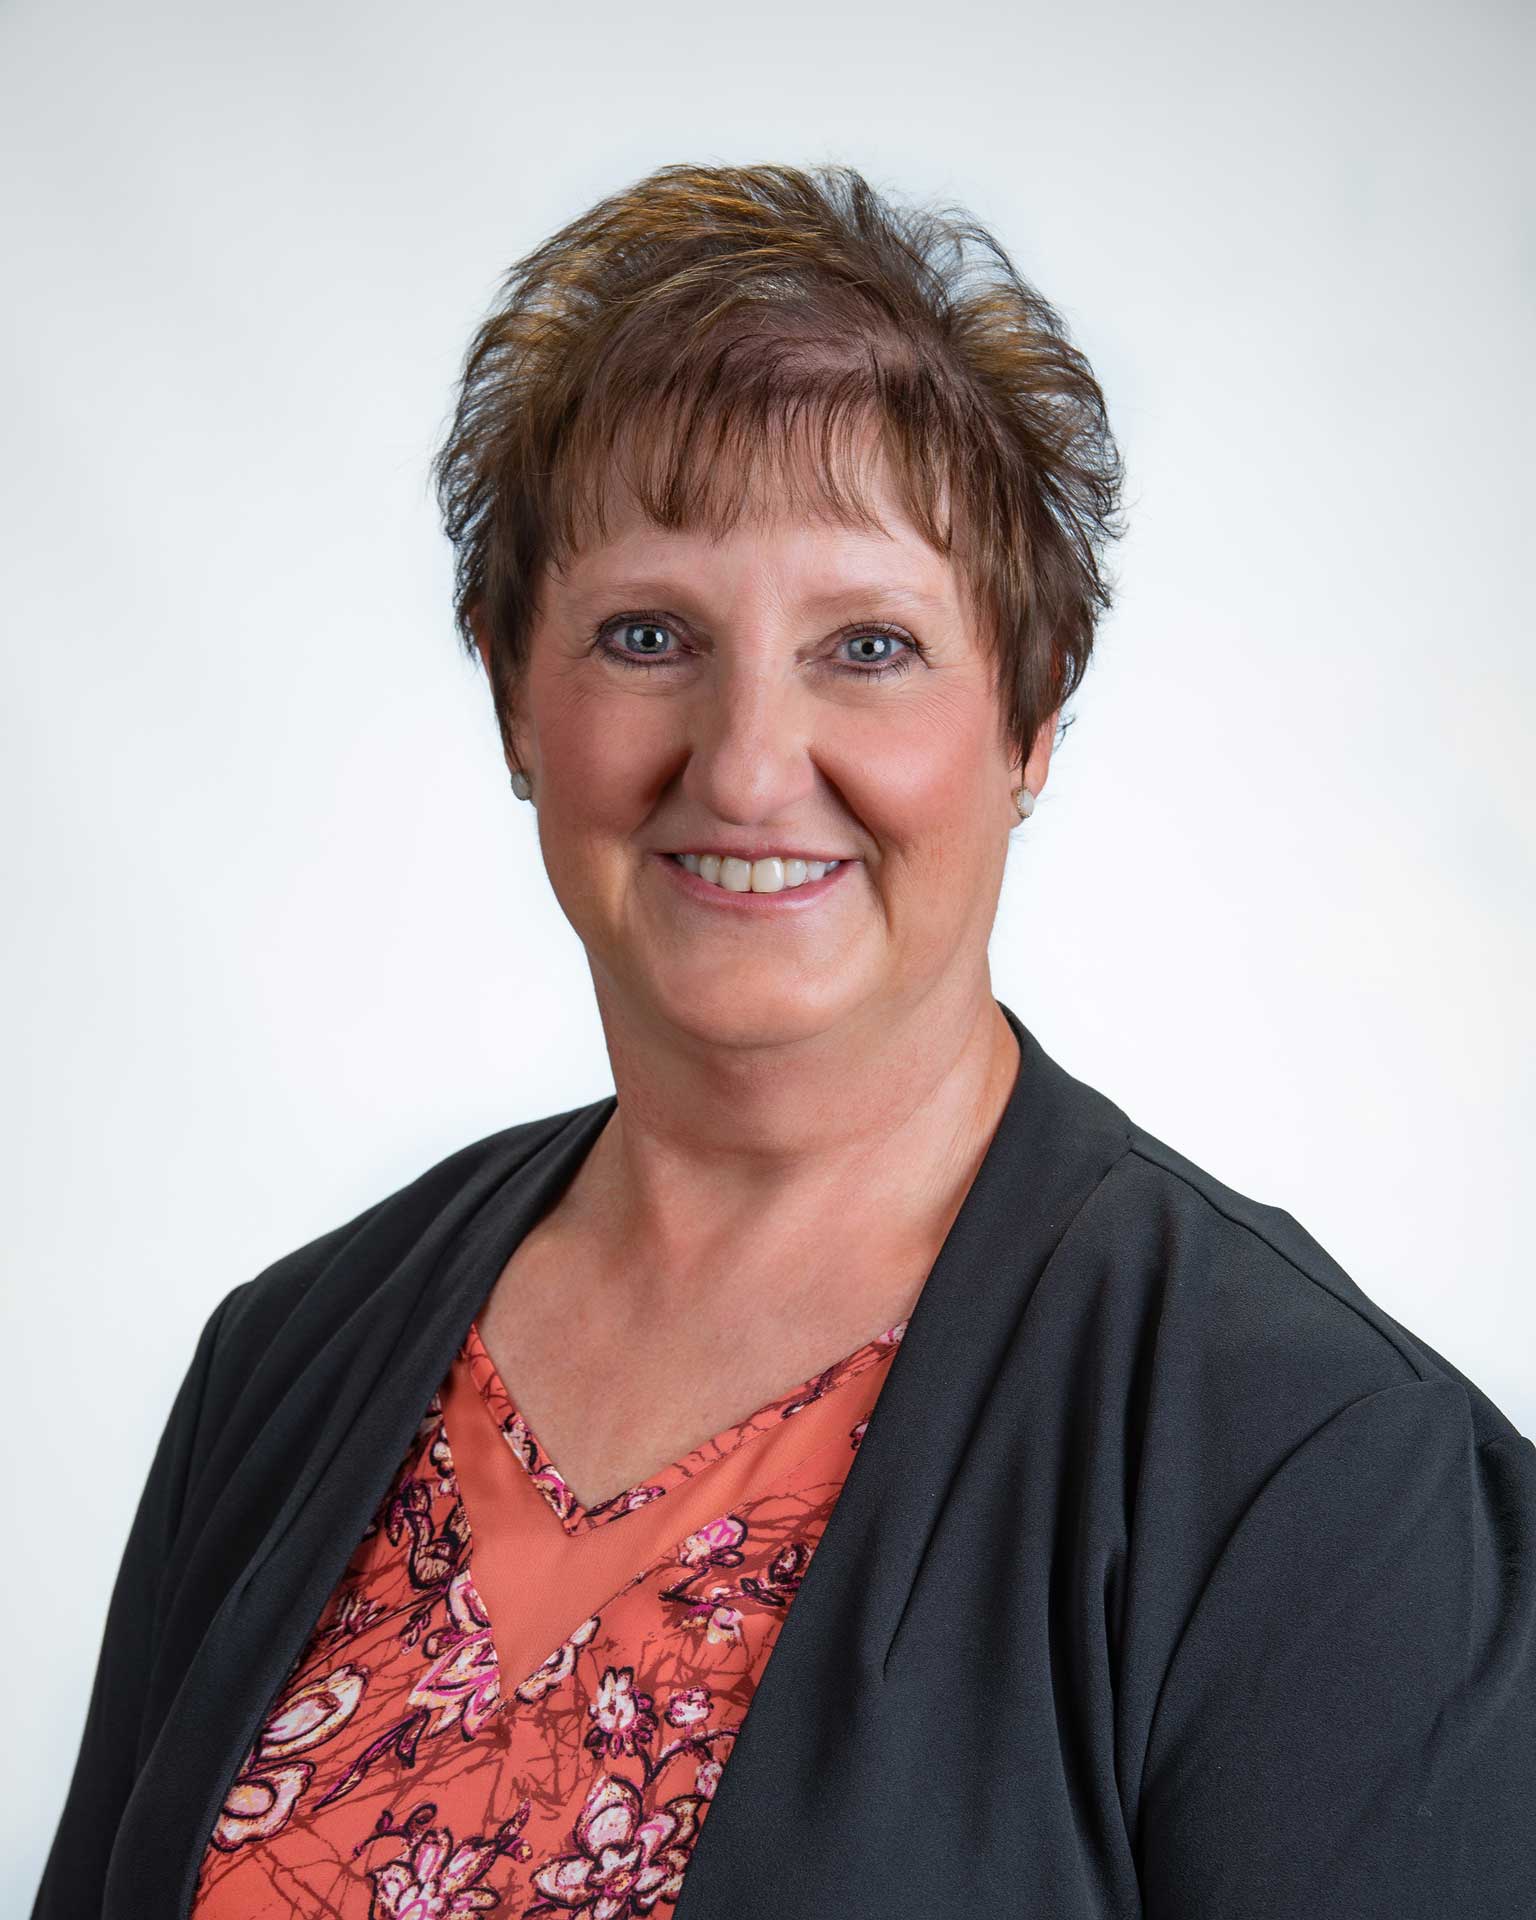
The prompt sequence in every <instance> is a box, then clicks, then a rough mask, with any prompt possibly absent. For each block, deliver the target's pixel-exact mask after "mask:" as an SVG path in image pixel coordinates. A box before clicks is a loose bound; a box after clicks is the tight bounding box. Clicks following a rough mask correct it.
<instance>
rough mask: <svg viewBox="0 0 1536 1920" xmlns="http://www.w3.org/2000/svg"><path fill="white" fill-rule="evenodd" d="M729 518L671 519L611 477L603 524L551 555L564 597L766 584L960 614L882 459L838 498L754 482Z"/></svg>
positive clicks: (789, 591)
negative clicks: (667, 520) (671, 522)
mask: <svg viewBox="0 0 1536 1920" xmlns="http://www.w3.org/2000/svg"><path fill="white" fill-rule="evenodd" d="M736 499H737V503H738V504H737V509H736V511H735V512H734V513H733V514H732V515H731V516H730V517H729V519H728V521H727V522H726V523H725V524H721V516H720V515H719V513H718V512H714V513H711V512H701V513H700V514H698V515H697V516H696V517H694V518H691V519H689V520H686V521H685V522H684V524H682V525H665V524H663V523H662V522H661V521H660V520H659V519H658V518H657V516H656V515H655V513H654V512H653V511H652V509H651V507H650V506H649V504H648V503H647V502H645V501H644V500H642V499H641V498H640V497H639V495H638V494H637V492H636V491H635V489H634V488H633V487H631V486H629V485H628V484H626V482H625V480H624V478H623V475H622V473H621V472H615V473H614V474H612V475H609V476H606V477H605V482H604V496H603V507H602V514H601V525H600V527H599V526H596V525H588V526H587V527H586V528H585V529H584V532H583V536H582V537H581V538H579V539H578V540H576V541H574V542H573V543H572V544H571V545H570V547H569V549H568V550H567V551H566V552H565V553H563V554H562V555H560V556H559V557H558V558H557V559H555V560H553V561H552V562H551V566H550V573H551V576H552V579H553V581H554V582H555V584H556V589H557V591H558V592H559V594H560V596H561V598H562V599H565V600H568V601H569V600H577V601H582V602H584V601H586V600H587V599H589V598H593V597H596V598H602V597H604V596H605V595H609V594H611V593H614V592H632V593H637V594H638V593H641V592H642V590H646V589H649V590H653V591H655V592H660V591H661V590H662V589H663V588H666V587H670V588H673V589H675V590H679V591H681V590H688V589H692V590H701V589H708V588H710V587H711V586H718V587H719V588H720V590H721V591H723V592H741V591H744V590H758V591H763V592H767V593H771V594H773V595H775V596H777V597H778V598H780V599H782V600H784V601H786V602H788V601H792V602H793V603H794V605H795V607H796V608H797V609H798V610H802V611H805V612H807V613H811V614H814V613H818V612H827V613H835V612H836V611H837V609H838V608H839V607H840V606H842V605H844V604H845V603H847V602H850V601H868V600H870V599H872V598H879V599H880V600H882V601H885V602H888V603H890V604H891V605H893V606H895V607H897V608H901V607H905V608H908V609H910V610H911V611H912V612H913V613H914V614H921V613H931V614H953V613H955V612H957V611H958V610H959V609H960V607H961V604H962V602H963V599H964V584H963V582H962V580H961V578H960V576H959V574H958V572H957V570H956V568H955V566H954V565H953V563H952V562H951V560H950V559H949V558H948V557H947V556H946V555H945V554H943V553H942V552H941V551H940V550H939V549H938V547H937V546H935V545H934V544H933V543H932V541H931V540H930V539H929V538H928V537H927V536H926V535H925V534H924V533H923V532H922V531H921V529H920V528H919V527H918V526H917V525H916V524H915V523H914V522H913V520H912V519H911V518H910V517H909V515H908V513H907V512H906V510H905V508H904V506H903V504H902V502H901V500H900V498H899V497H898V494H897V492H896V489H895V487H894V485H893V481H892V476H891V473H890V470H889V468H888V467H887V465H886V464H885V462H884V461H883V460H880V459H875V460H873V461H871V462H870V463H869V464H868V465H867V466H866V468H865V469H864V471H863V472H862V473H861V474H860V476H859V477H858V479H857V481H856V482H850V481H849V480H847V479H846V478H845V479H844V480H843V481H842V483H841V485H840V489H839V492H838V494H837V495H836V496H834V497H828V496H826V495H825V494H822V495H820V496H819V497H818V494H817V492H816V491H815V489H814V488H813V487H807V488H804V489H801V490H798V491H793V492H790V493H789V494H788V495H785V494H783V493H776V492H773V491H770V490H768V489H765V488H763V487H761V486H756V487H753V486H751V485H750V484H749V486H748V488H747V490H746V491H744V492H743V493H741V494H740V495H738V496H736Z"/></svg>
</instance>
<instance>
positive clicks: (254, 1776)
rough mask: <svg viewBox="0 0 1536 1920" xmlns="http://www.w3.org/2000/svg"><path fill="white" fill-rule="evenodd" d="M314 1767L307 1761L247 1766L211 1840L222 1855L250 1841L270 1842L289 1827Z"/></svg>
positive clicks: (232, 1788)
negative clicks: (272, 1765) (289, 1819)
mask: <svg viewBox="0 0 1536 1920" xmlns="http://www.w3.org/2000/svg"><path fill="white" fill-rule="evenodd" d="M314 1771H315V1770H314V1768H313V1767H312V1766H311V1765H310V1764H309V1762H308V1761H307V1760H298V1761H295V1762H294V1764H293V1765H292V1766H287V1767H247V1768H246V1769H244V1770H243V1771H242V1772H241V1774H240V1777H239V1778H238V1779H237V1780H236V1781H235V1783H234V1785H233V1786H232V1787H231V1788H230V1790H229V1792H228V1793H227V1794H226V1795H225V1796H224V1805H223V1807H222V1808H221V1809H220V1811H219V1817H218V1819H217V1820H216V1821H215V1822H214V1825H213V1833H212V1835H211V1836H210V1838H211V1839H212V1841H213V1844H214V1845H215V1846H216V1847H217V1848H218V1849H219V1850H220V1852H221V1853H233V1852H234V1851H235V1849H236V1848H237V1847H243V1846H244V1845H245V1843H246V1842H247V1841H248V1840H269V1839H271V1837H272V1835H273V1834H274V1833H280V1832H281V1831H282V1830H283V1828H284V1827H285V1826H287V1824H288V1816H289V1814H291V1813H292V1812H293V1809H294V1807H295V1806H296V1804H297V1803H298V1798H299V1795H300V1794H301V1793H302V1792H303V1791H304V1789H305V1788H306V1787H307V1786H308V1785H309V1783H310V1780H311V1779H312V1777H313V1775H314Z"/></svg>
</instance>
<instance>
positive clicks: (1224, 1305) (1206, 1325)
mask: <svg viewBox="0 0 1536 1920" xmlns="http://www.w3.org/2000/svg"><path fill="white" fill-rule="evenodd" d="M1115 1174H1116V1180H1115V1188H1116V1198H1117V1203H1118V1204H1120V1205H1123V1206H1128V1207H1130V1208H1131V1209H1132V1210H1133V1211H1139V1212H1140V1213H1141V1214H1142V1216H1143V1217H1144V1218H1145V1219H1148V1220H1156V1221H1157V1223H1158V1225H1159V1228H1160V1230H1161V1231H1162V1232H1163V1233H1164V1234H1165V1235H1166V1236H1167V1243H1166V1244H1167V1247H1168V1252H1169V1263H1168V1265H1169V1271H1170V1274H1172V1275H1176V1276H1177V1278H1178V1280H1179V1282H1180V1284H1181V1287H1182V1290H1183V1297H1181V1298H1180V1299H1178V1300H1173V1299H1170V1300H1169V1302H1168V1306H1169V1307H1170V1309H1171V1310H1172V1312H1173V1315H1174V1320H1175V1323H1176V1324H1180V1325H1184V1326H1186V1327H1187V1328H1188V1330H1189V1331H1190V1332H1191V1333H1193V1332H1195V1331H1196V1330H1197V1329H1203V1330H1204V1333H1205V1336H1206V1338H1207V1339H1215V1340H1217V1341H1218V1342H1219V1343H1220V1344H1221V1345H1222V1347H1223V1349H1224V1350H1225V1351H1226V1352H1227V1353H1229V1354H1230V1353H1231V1352H1232V1350H1233V1348H1234V1346H1238V1347H1241V1346H1243V1345H1246V1346H1247V1347H1248V1348H1249V1349H1250V1353H1249V1358H1250V1359H1252V1360H1254V1361H1257V1362H1260V1363H1266V1364H1267V1363H1268V1362H1269V1361H1270V1360H1272V1359H1273V1358H1275V1357H1276V1350H1277V1349H1278V1348H1280V1347H1282V1346H1284V1345H1288V1346H1289V1347H1290V1349H1291V1350H1292V1351H1293V1352H1294V1353H1295V1354H1297V1355H1298V1356H1299V1357H1300V1358H1301V1359H1302V1360H1303V1361H1304V1362H1305V1363H1306V1364H1307V1365H1308V1366H1311V1367H1316V1368H1320V1369H1322V1371H1323V1373H1324V1375H1325V1377H1327V1376H1329V1375H1334V1376H1336V1378H1337V1385H1338V1388H1339V1390H1340V1391H1341V1392H1342V1391H1343V1390H1344V1389H1346V1388H1347V1387H1348V1386H1349V1384H1350V1381H1351V1377H1353V1379H1354V1382H1355V1384H1356V1385H1357V1387H1358V1390H1359V1392H1360V1393H1361V1394H1364V1393H1369V1392H1372V1391H1376V1390H1378V1389H1380V1388H1384V1387H1392V1386H1402V1385H1409V1384H1412V1383H1414V1382H1421V1383H1425V1384H1431V1383H1433V1384H1438V1385H1440V1386H1450V1387H1452V1388H1454V1389H1459V1393H1453V1394H1452V1395H1451V1402H1452V1403H1454V1402H1455V1401H1456V1400H1458V1399H1459V1398H1462V1397H1464V1398H1465V1402H1466V1405H1467V1410H1468V1412H1469V1414H1470V1417H1471V1421H1472V1426H1473V1429H1474V1431H1475V1433H1476V1435H1477V1437H1478V1438H1479V1439H1482V1438H1488V1437H1493V1436H1494V1435H1498V1436H1499V1437H1503V1438H1511V1437H1517V1436H1516V1435H1515V1429H1514V1428H1513V1427H1512V1426H1511V1425H1510V1422H1509V1421H1508V1419H1507V1418H1506V1417H1505V1415H1504V1414H1503V1413H1502V1412H1501V1411H1500V1410H1499V1408H1498V1407H1496V1406H1495V1405H1494V1403H1493V1402H1492V1401H1491V1400H1490V1399H1489V1398H1488V1397H1487V1395H1486V1394H1484V1393H1483V1392H1482V1390H1481V1389H1480V1388H1479V1387H1478V1386H1477V1385H1476V1383H1475V1382H1474V1381H1473V1380H1471V1379H1470V1378H1469V1377H1468V1376H1467V1375H1466V1374H1465V1373H1463V1372H1462V1371H1461V1370H1460V1369H1459V1368H1458V1367H1456V1366H1455V1365H1454V1364H1453V1363H1452V1362H1451V1361H1450V1360H1448V1359H1446V1358H1445V1356H1444V1355H1443V1354H1440V1353H1437V1352H1436V1351H1435V1349H1434V1348H1433V1347H1432V1346H1430V1345H1429V1343H1428V1342H1427V1341H1426V1340H1425V1339H1424V1338H1423V1336H1422V1335H1421V1334H1419V1333H1418V1332H1416V1331H1415V1330H1413V1329H1411V1328H1409V1327H1407V1326H1405V1325H1404V1324H1403V1322H1401V1321H1400V1320H1398V1319H1396V1318H1395V1317H1394V1316H1393V1315H1392V1314H1391V1313H1389V1312H1388V1311H1387V1309H1386V1308H1385V1307H1384V1306H1383V1305H1382V1304H1381V1302H1380V1300H1379V1299H1377V1298H1376V1296H1375V1293H1374V1291H1372V1289H1373V1288H1374V1287H1377V1286H1380V1285H1381V1284H1382V1280H1381V1279H1380V1278H1378V1277H1377V1276H1375V1275H1369V1274H1368V1275H1365V1276H1364V1277H1363V1278H1361V1277H1357V1276H1356V1275H1354V1274H1351V1273H1349V1272H1347V1271H1346V1270H1345V1269H1344V1267H1343V1266H1341V1265H1340V1263H1339V1261H1338V1260H1337V1259H1335V1258H1334V1256H1333V1255H1332V1254H1331V1253H1330V1252H1329V1251H1328V1250H1327V1249H1326V1248H1325V1247H1324V1246H1322V1245H1321V1244H1320V1243H1319V1241H1318V1240H1317V1239H1316V1238H1315V1236H1314V1235H1313V1234H1312V1233H1311V1232H1310V1231H1309V1230H1308V1229H1307V1227H1305V1226H1304V1225H1303V1224H1302V1223H1301V1221H1299V1220H1298V1219H1297V1218H1296V1217H1295V1216H1294V1215H1293V1214H1291V1213H1289V1212H1288V1211H1287V1210H1286V1209H1285V1208H1283V1207H1278V1206H1273V1205H1270V1204H1269V1203H1267V1202H1265V1201H1262V1200H1259V1199H1256V1198H1255V1197H1254V1196H1253V1195H1251V1194H1246V1193H1243V1192H1240V1191H1239V1190H1237V1189H1236V1188H1234V1187H1232V1186H1230V1185H1228V1184H1227V1183H1226V1182H1225V1181H1223V1180H1221V1179H1219V1178H1218V1177H1217V1176H1216V1175H1215V1174H1213V1173H1211V1172H1209V1171H1208V1170H1207V1169H1206V1168H1204V1167H1201V1166H1199V1165H1197V1164H1196V1163H1195V1162H1194V1161H1192V1160H1191V1159H1189V1158H1188V1157H1187V1156H1186V1155H1184V1154H1182V1153H1180V1152H1178V1151H1177V1149H1175V1148H1173V1147H1171V1146H1169V1145H1168V1144H1167V1143H1166V1142H1165V1141H1162V1140H1159V1139H1157V1138H1156V1137H1155V1136H1154V1135H1152V1134H1150V1133H1148V1132H1147V1131H1146V1130H1145V1129H1144V1128H1141V1127H1139V1126H1136V1125H1134V1124H1133V1125H1132V1126H1131V1129H1130V1134H1129V1140H1128V1145H1127V1151H1126V1153H1125V1155H1124V1156H1123V1157H1122V1159H1121V1161H1120V1162H1119V1164H1118V1165H1117V1167H1116V1169H1115Z"/></svg>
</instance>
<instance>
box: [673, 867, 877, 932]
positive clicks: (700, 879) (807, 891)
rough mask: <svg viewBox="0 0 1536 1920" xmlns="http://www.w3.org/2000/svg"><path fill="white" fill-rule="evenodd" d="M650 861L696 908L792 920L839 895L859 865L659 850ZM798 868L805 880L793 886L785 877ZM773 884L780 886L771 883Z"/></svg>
mask: <svg viewBox="0 0 1536 1920" xmlns="http://www.w3.org/2000/svg"><path fill="white" fill-rule="evenodd" d="M649 857H650V858H652V859H655V860H656V861H658V862H659V863H660V865H661V866H663V867H664V868H665V869H666V871H667V873H668V875H669V876H670V878H671V883H672V885H673V886H674V887H676V888H677V890H678V891H679V892H680V893H681V895H682V896H683V898H684V899H685V900H691V901H693V903H694V904H695V905H696V906H703V907H708V908H714V909H716V910H722V911H724V912H727V913H745V914H747V915H748V916H749V917H750V916H753V915H756V914H774V915H777V914H788V915H789V916H790V917H791V918H795V919H798V918H799V916H800V910H801V909H810V908H813V907H815V906H816V904H817V903H818V901H821V900H824V899H826V898H827V896H828V895H829V894H831V893H834V892H836V891H838V890H839V889H840V888H841V887H842V885H843V883H844V881H845V880H846V879H847V877H848V875H849V874H850V873H852V872H853V871H854V869H855V868H856V867H857V866H858V865H859V862H858V861H857V860H855V859H844V860H806V861H791V860H780V859H779V858H777V857H773V858H769V859H764V860H738V859H736V858H735V857H734V856H733V855H726V856H724V857H722V856H719V855H716V854H707V853H706V854H678V853H661V852H659V851H658V852H653V853H652V854H651V855H650V856H649ZM716 866H717V867H718V869H719V870H717V871H715V873H714V877H713V878H710V877H709V876H710V872H711V869H712V868H713V867H716ZM780 866H782V867H784V868H785V869H787V870H788V871H787V872H786V873H785V874H783V875H782V876H780V875H777V874H775V872H774V869H775V868H776V867H780ZM801 866H804V868H805V869H806V872H805V875H804V877H803V878H802V879H796V880H794V881H793V882H791V881H790V879H789V873H792V872H798V870H799V868H800V867H801ZM818 869H819V872H818ZM775 880H778V882H779V884H778V885H775V884H774V882H775Z"/></svg>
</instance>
